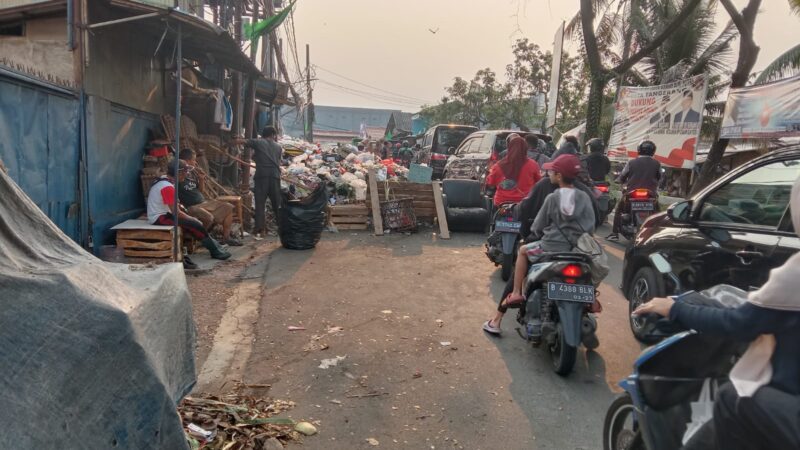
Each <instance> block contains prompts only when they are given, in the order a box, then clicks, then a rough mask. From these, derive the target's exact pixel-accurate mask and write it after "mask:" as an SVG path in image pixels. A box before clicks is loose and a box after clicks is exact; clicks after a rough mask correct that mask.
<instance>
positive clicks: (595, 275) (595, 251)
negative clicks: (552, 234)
mask: <svg viewBox="0 0 800 450" xmlns="http://www.w3.org/2000/svg"><path fill="white" fill-rule="evenodd" d="M575 250H577V251H579V252H581V253H585V254H587V255H589V256H591V258H592V264H591V267H592V282H593V283H594V284H595V286H597V285H599V284H600V282H601V281H603V280H604V279H605V277H607V276H608V273H609V272H610V271H611V269H610V267H609V266H608V256H607V255H606V252H605V250H603V247H602V246H601V245H600V244H599V243H598V242H597V240H596V239H595V238H594V237H592V235H591V234H589V233H583V234H582V235H581V236H580V237H579V238H578V242H577V243H576V245H575Z"/></svg>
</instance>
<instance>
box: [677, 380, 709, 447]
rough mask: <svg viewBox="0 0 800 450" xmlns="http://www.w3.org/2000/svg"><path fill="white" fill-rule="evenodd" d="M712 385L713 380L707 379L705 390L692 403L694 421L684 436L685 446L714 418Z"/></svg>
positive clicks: (704, 383) (688, 426) (687, 427)
mask: <svg viewBox="0 0 800 450" xmlns="http://www.w3.org/2000/svg"><path fill="white" fill-rule="evenodd" d="M711 383H712V381H711V378H706V381H705V382H703V389H701V390H700V396H699V397H698V398H697V401H696V402H692V403H691V407H692V421H691V422H689V424H687V425H686V433H684V434H683V445H686V443H687V442H689V439H691V438H692V436H694V434H695V433H697V430H699V429H700V427H702V426H703V425H705V424H706V422H708V421H709V420H711V419H713V418H714V398H713V396H712V395H711V389H712V386H711Z"/></svg>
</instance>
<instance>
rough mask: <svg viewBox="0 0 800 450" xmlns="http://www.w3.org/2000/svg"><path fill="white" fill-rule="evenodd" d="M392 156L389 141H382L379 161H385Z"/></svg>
mask: <svg viewBox="0 0 800 450" xmlns="http://www.w3.org/2000/svg"><path fill="white" fill-rule="evenodd" d="M391 156H392V143H391V142H389V141H383V147H382V148H381V159H387V158H389V157H391Z"/></svg>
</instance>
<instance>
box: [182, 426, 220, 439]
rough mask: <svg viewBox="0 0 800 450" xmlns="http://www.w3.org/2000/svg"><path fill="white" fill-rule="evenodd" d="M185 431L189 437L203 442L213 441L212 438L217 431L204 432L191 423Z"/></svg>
mask: <svg viewBox="0 0 800 450" xmlns="http://www.w3.org/2000/svg"><path fill="white" fill-rule="evenodd" d="M186 430H187V431H189V434H190V435H191V436H193V437H196V438H198V439H201V440H203V441H210V440H212V439H214V436H216V435H217V430H206V429H204V428H201V427H199V426H197V425H195V424H193V423H190V424H189V425H188V426H187V427H186Z"/></svg>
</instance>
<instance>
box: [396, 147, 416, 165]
mask: <svg viewBox="0 0 800 450" xmlns="http://www.w3.org/2000/svg"><path fill="white" fill-rule="evenodd" d="M398 156H399V157H400V161H402V163H403V166H405V167H409V166H410V165H411V160H412V159H414V151H413V150H411V147H410V146H409V143H408V141H403V146H402V147H400V151H399V152H398Z"/></svg>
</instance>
